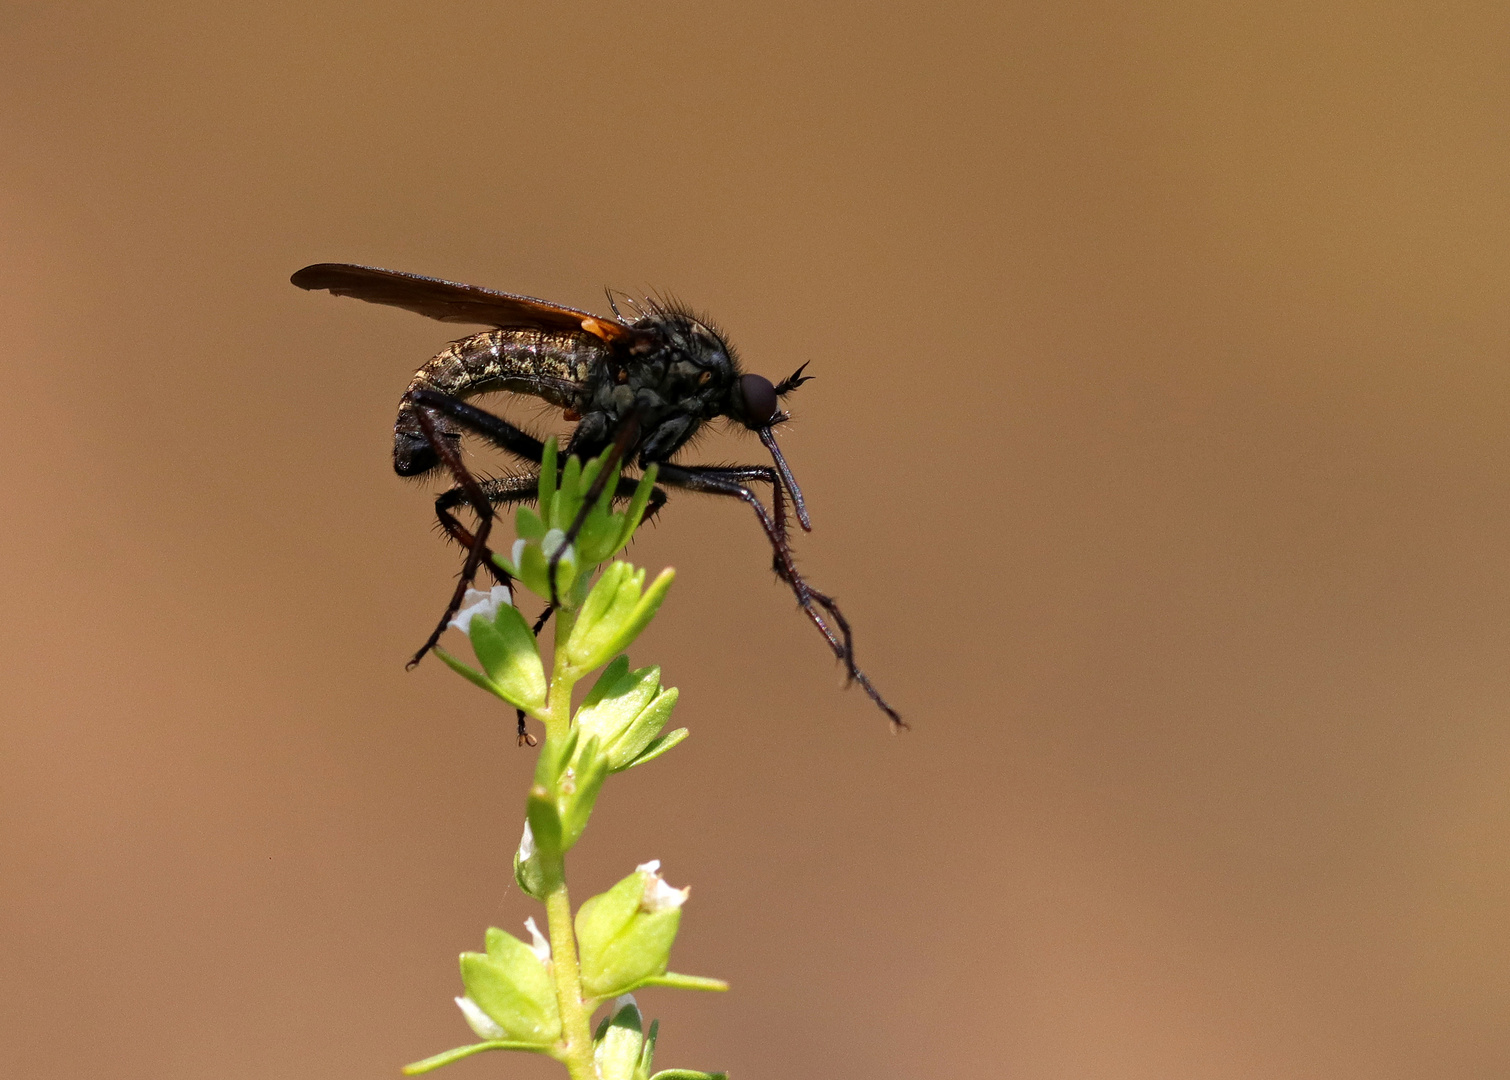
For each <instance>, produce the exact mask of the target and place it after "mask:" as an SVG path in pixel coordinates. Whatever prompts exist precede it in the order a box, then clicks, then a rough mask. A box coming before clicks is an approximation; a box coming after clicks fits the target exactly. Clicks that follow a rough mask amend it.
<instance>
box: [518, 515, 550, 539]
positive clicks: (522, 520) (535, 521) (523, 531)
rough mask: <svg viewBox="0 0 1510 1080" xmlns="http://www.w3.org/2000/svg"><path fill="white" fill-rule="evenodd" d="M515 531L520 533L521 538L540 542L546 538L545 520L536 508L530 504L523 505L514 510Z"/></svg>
mask: <svg viewBox="0 0 1510 1080" xmlns="http://www.w3.org/2000/svg"><path fill="white" fill-rule="evenodd" d="M514 531H515V532H516V533H518V534H519V538H520V539H521V540H534V541H535V542H536V543H539V542H540V541H541V540H543V539H545V533H546V528H545V522H544V521H543V520H541V518H540V515H539V514H537V513H535V511H534V510H531V509H530V508H529V507H528V506H521V507H520V508H519V509H518V510H516V511H514Z"/></svg>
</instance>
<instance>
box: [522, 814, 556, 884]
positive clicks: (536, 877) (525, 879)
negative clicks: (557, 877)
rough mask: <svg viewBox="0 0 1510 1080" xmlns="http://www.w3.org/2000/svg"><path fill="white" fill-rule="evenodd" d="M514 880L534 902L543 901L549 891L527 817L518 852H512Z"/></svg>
mask: <svg viewBox="0 0 1510 1080" xmlns="http://www.w3.org/2000/svg"><path fill="white" fill-rule="evenodd" d="M514 880H515V881H517V882H519V887H520V888H521V889H523V890H524V891H525V892H526V893H528V894H529V895H530V896H533V897H534V898H535V899H536V900H544V899H545V894H546V893H547V892H549V891H550V889H549V884H550V883H549V881H548V880H547V878H546V874H545V866H544V864H543V863H542V862H541V861H540V852H539V850H538V849H536V847H535V833H534V831H533V830H532V829H531V828H530V820H529V818H527V817H526V818H525V819H524V835H523V836H522V837H520V839H519V850H518V851H516V852H514Z"/></svg>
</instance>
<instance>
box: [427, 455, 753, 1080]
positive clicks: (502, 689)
mask: <svg viewBox="0 0 1510 1080" xmlns="http://www.w3.org/2000/svg"><path fill="white" fill-rule="evenodd" d="M605 457H606V455H605ZM603 462H604V458H599V459H597V460H595V461H591V462H589V463H587V465H585V466H584V465H582V464H581V462H580V461H578V460H577V459H576V458H575V457H572V458H569V459H567V461H566V463H565V465H564V467H562V468H560V469H559V470H558V469H557V449H556V442H555V440H554V439H552V440H550V442H548V443H547V444H546V449H545V460H544V462H543V463H542V466H541V473H540V497H539V509H538V511H537V510H532V509H530V508H529V507H520V508H519V509H518V511H517V512H516V514H515V526H516V532H517V534H518V540H516V541H515V543H514V545H513V547H512V549H511V550H510V552H509V555H508V557H507V558H503V557H501V556H494V558H495V561H496V562H497V563H498V565H499V566H500V567H501V568H502V569H503V570H504V571H506V572H507V573H508V574H509V575H510V576H511V577H512V578H514V579H515V580H516V581H517V582H518V583H520V584H522V585H523V586H524V587H525V588H526V589H528V590H529V591H530V592H532V593H534V594H535V595H536V596H538V597H540V598H541V599H543V600H546V601H547V602H548V601H549V598H550V595H551V590H550V583H549V581H548V578H547V568H548V566H549V563H550V560H551V557H552V556H553V555H554V554H555V553H556V551H557V550H558V549H559V548H560V546H561V544H562V543H563V542H564V540H565V534H566V530H567V527H568V526H569V524H570V523H571V521H572V520H573V519H574V518H575V516H576V515H577V513H578V511H579V510H580V509H581V507H582V505H583V501H584V499H585V497H586V494H587V493H588V491H589V489H590V488H591V486H592V483H593V480H594V479H596V477H597V476H598V474H599V472H600V471H601V470H602V468H603ZM558 473H559V482H558ZM617 482H618V469H617V467H615V468H614V470H613V472H612V474H611V475H610V476H609V478H608V481H607V483H606V485H605V486H604V488H603V494H602V496H601V497H600V498H599V499H598V500H597V502H596V503H595V504H594V506H593V507H592V509H591V510H590V511H589V513H588V515H587V517H586V519H585V520H584V522H583V525H582V529H581V531H580V533H579V534H578V536H577V537H576V540H575V542H574V543H573V544H572V545H571V546H570V547H568V548H567V549H566V551H564V552H563V553H562V556H561V559H560V562H559V565H558V576H557V582H556V584H557V588H558V596H559V598H560V600H561V606H560V607H558V608H557V610H556V612H555V619H556V626H555V634H554V647H553V650H552V657H551V664H550V675H549V677H548V678H547V676H546V670H547V669H546V663H545V660H544V659H543V657H542V656H541V654H540V648H539V644H538V642H537V641H536V638H535V635H534V633H533V632H532V631H531V629H530V625H529V623H528V622H527V621H526V620H525V618H524V616H523V615H522V614H521V613H520V611H519V609H518V608H517V607H515V606H514V604H513V598H512V596H511V595H510V590H509V589H507V588H505V587H503V586H499V587H496V588H494V589H492V590H490V591H489V592H487V593H483V592H480V591H477V590H469V591H468V593H467V597H466V601H465V602H464V604H463V606H462V608H461V610H460V611H459V612H458V614H457V617H456V620H455V621H454V622H453V624H452V625H453V626H455V627H457V628H458V629H460V630H462V631H464V632H465V633H466V634H467V636H468V638H469V639H470V641H471V645H472V652H473V655H474V656H475V657H476V659H477V663H478V665H479V667H478V668H473V667H471V666H470V665H468V664H466V663H464V662H463V661H461V660H458V659H457V658H456V657H454V656H452V655H451V654H449V653H448V652H446V651H445V650H443V649H436V650H435V651H436V654H437V655H438V656H440V658H441V659H442V660H443V661H444V662H445V663H446V664H447V665H449V666H450V667H451V668H452V670H454V671H456V672H458V673H459V674H461V675H462V676H464V677H465V678H467V679H468V680H470V681H471V682H473V683H474V684H476V685H477V686H479V687H481V688H482V689H484V690H486V691H488V692H489V693H490V694H493V695H494V696H496V697H498V698H500V699H502V700H503V701H505V702H507V703H508V704H509V705H511V706H513V707H514V708H516V709H522V710H523V711H524V712H525V713H527V714H528V715H529V716H532V717H534V718H535V719H536V720H538V721H540V722H541V723H543V724H544V725H545V733H546V734H545V742H544V743H543V744H542V745H541V747H540V751H539V757H538V758H537V760H536V764H535V775H534V778H533V781H532V783H531V785H530V789H529V792H528V794H527V796H526V799H525V821H524V835H523V838H522V839H521V841H520V844H519V848H518V850H517V852H516V854H515V856H514V877H515V880H516V881H518V883H519V885H520V887H521V888H522V889H523V890H524V891H525V892H526V893H528V894H529V895H530V896H532V897H534V898H535V899H537V900H539V901H541V902H542V903H543V904H544V905H545V914H546V924H547V933H546V934H541V933H540V931H539V929H538V928H537V927H536V925H535V920H534V919H533V918H531V919H527V920H526V921H525V927H526V929H527V930H528V932H529V934H530V938H531V940H530V942H529V943H526V942H525V941H523V940H522V939H520V938H517V937H515V936H514V935H512V934H510V933H508V932H506V931H504V930H500V929H498V928H496V927H493V928H490V929H489V930H488V931H487V933H486V935H485V939H484V944H485V951H483V952H480V953H479V952H465V953H462V954H461V979H462V986H463V988H464V990H465V993H464V994H463V995H462V996H460V997H458V998H457V999H456V1003H457V1005H458V1006H459V1007H460V1009H461V1011H462V1015H463V1016H464V1017H465V1018H466V1021H467V1023H468V1025H469V1026H470V1027H471V1028H472V1030H473V1032H475V1033H476V1035H477V1037H478V1038H479V1039H480V1040H482V1041H480V1042H476V1043H471V1044H469V1045H466V1046H459V1047H456V1048H455V1049H452V1050H447V1051H445V1052H443V1053H440V1054H436V1055H434V1056H433V1057H428V1058H425V1059H424V1060H423V1061H417V1062H414V1063H413V1064H412V1065H409V1066H407V1067H406V1068H405V1069H404V1072H405V1073H406V1074H409V1075H415V1074H418V1073H425V1072H429V1071H431V1070H433V1069H438V1068H440V1067H441V1066H443V1065H448V1064H450V1063H451V1062H453V1061H459V1060H461V1059H462V1058H465V1057H470V1056H472V1055H473V1054H479V1053H484V1052H486V1051H491V1050H520V1051H525V1052H528V1053H537V1054H545V1055H547V1056H549V1057H552V1058H555V1059H556V1060H557V1061H559V1062H561V1063H562V1064H563V1065H565V1066H566V1070H567V1073H568V1075H569V1076H570V1077H571V1080H721V1078H723V1077H724V1076H725V1074H723V1073H705V1072H696V1071H694V1070H690V1069H667V1070H662V1071H661V1072H658V1073H655V1074H653V1075H652V1073H651V1072H650V1069H651V1063H652V1058H653V1057H654V1053H655V1043H656V1037H657V1034H658V1032H659V1024H660V1022H659V1021H656V1022H655V1023H652V1024H651V1025H650V1028H649V1031H648V1033H647V1032H646V1031H645V1028H644V1023H643V1017H642V1016H641V1014H640V1010H639V1006H638V1004H637V1003H636V1001H635V999H634V997H633V996H632V994H631V992H632V991H634V990H637V989H640V988H642V987H651V986H659V987H672V988H680V989H687V990H727V989H728V984H727V983H725V982H723V981H722V980H719V979H711V978H706V977H702V976H695V975H681V974H677V973H675V972H671V971H668V970H667V968H668V965H669V963H670V956H671V947H672V944H673V942H674V941H675V940H676V933H677V930H678V928H679V927H680V925H681V916H682V908H683V905H684V904H685V903H686V900H687V897H688V895H689V891H690V890H688V889H675V888H672V887H671V886H670V885H669V884H667V883H666V881H665V879H664V878H662V877H661V874H660V863H659V861H658V860H656V861H651V862H647V863H642V864H641V865H639V866H637V867H636V868H635V870H634V872H633V873H631V874H629V875H628V876H627V877H625V878H623V879H621V880H620V881H619V882H618V883H617V884H615V885H614V886H613V887H612V888H610V889H608V890H607V891H606V892H603V893H600V894H598V895H597V896H594V897H591V898H590V899H588V900H586V901H584V902H583V903H582V905H581V906H580V908H578V909H577V910H576V912H575V914H574V913H573V911H572V906H571V900H570V896H569V894H568V892H567V885H566V854H567V852H569V851H570V850H571V848H572V846H573V845H574V844H576V842H577V841H578V840H579V839H580V838H581V836H582V833H583V831H584V830H585V829H586V828H587V824H588V821H589V819H590V818H591V816H592V812H593V808H594V806H595V805H596V804H597V800H598V796H599V794H600V793H601V791H602V788H603V785H604V783H605V781H606V780H607V779H608V777H609V776H611V775H613V774H614V773H618V772H623V771H624V770H626V769H631V768H634V767H635V766H638V765H643V764H645V763H646V762H649V761H652V760H654V759H655V758H658V757H660V756H661V755H662V754H665V753H666V752H667V751H668V750H670V749H672V748H673V747H675V746H676V745H677V744H678V743H680V742H681V741H682V740H684V739H685V738H686V737H687V734H688V732H687V729H686V728H678V729H676V730H673V731H669V732H668V731H666V730H665V728H666V725H667V723H668V722H669V720H670V718H671V713H672V710H673V709H674V708H675V706H676V702H677V696H678V695H677V691H676V689H675V688H674V687H672V688H667V687H664V686H662V685H661V671H660V668H658V667H644V668H638V669H633V670H632V669H631V668H630V665H629V658H628V656H627V655H625V650H626V649H627V648H628V647H629V646H630V645H631V644H632V643H633V642H634V640H635V638H637V637H638V636H639V634H640V633H641V632H642V631H643V630H644V629H645V627H646V626H648V625H649V623H650V621H651V620H652V619H653V618H654V617H655V613H656V611H657V609H658V608H659V607H660V605H661V602H662V600H664V599H665V596H666V593H667V591H668V590H669V589H670V587H671V583H672V581H673V579H674V578H675V572H674V571H672V570H670V569H667V570H663V571H661V573H660V574H659V575H657V576H656V578H655V579H654V580H653V581H652V582H651V583H650V584H649V585H648V586H647V585H646V584H645V577H646V574H645V571H644V570H643V569H636V568H635V567H633V566H631V565H630V564H629V563H627V562H623V561H618V560H616V561H613V562H609V563H608V565H607V566H606V567H603V566H602V565H601V564H602V563H604V562H605V561H607V560H609V559H611V558H613V556H614V555H616V554H617V553H618V552H620V551H621V550H623V548H624V546H625V545H626V544H628V543H629V541H630V539H631V538H632V537H633V535H634V532H635V529H636V528H637V527H638V526H639V524H640V519H641V517H642V516H643V514H644V511H645V506H646V505H647V502H648V500H649V497H650V492H651V489H652V488H653V486H654V484H655V470H654V467H652V468H651V469H649V470H647V471H646V473H645V475H644V476H643V477H642V478H641V480H640V482H639V485H638V486H637V487H636V489H635V492H634V495H633V497H632V498H631V499H630V501H629V504H628V505H627V506H626V507H625V508H624V509H623V510H618V511H616V510H614V508H613V494H614V492H615V491H616V490H617ZM599 668H602V669H603V670H602V672H601V674H599V676H598V678H597V680H596V681H595V682H594V684H593V686H592V688H591V690H590V691H589V692H588V694H587V696H586V698H585V699H584V700H583V702H582V704H581V705H580V706H579V707H578V708H577V709H576V710H575V713H574V712H573V710H572V706H571V701H572V692H573V690H574V689H575V687H576V685H577V683H578V682H580V681H582V680H583V679H585V678H587V677H588V676H589V675H591V674H592V673H593V672H594V671H596V670H598V669H599ZM609 1001H612V1003H613V1004H612V1007H611V1008H610V1010H609V1012H608V1013H607V1015H605V1016H604V1018H603V1019H602V1021H601V1022H600V1023H599V1024H598V1026H597V1028H596V1030H593V1029H592V1028H591V1026H590V1021H591V1017H592V1015H593V1013H594V1012H595V1011H596V1010H597V1009H598V1007H599V1006H601V1005H602V1004H603V1003H604V1002H609Z"/></svg>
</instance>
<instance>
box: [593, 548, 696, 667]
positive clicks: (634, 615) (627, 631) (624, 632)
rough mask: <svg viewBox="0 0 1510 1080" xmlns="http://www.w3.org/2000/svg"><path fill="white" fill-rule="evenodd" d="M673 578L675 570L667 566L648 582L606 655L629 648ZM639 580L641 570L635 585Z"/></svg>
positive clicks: (657, 606) (646, 623) (608, 647)
mask: <svg viewBox="0 0 1510 1080" xmlns="http://www.w3.org/2000/svg"><path fill="white" fill-rule="evenodd" d="M675 580H676V571H675V570H673V569H671V568H670V567H669V566H668V567H667V568H666V569H664V570H662V571H661V572H660V574H659V576H657V577H656V579H655V580H654V581H653V582H651V583H650V588H649V589H647V590H645V595H643V596H641V597H640V598H639V600H638V602H637V603H636V604H635V606H634V610H633V611H631V612H630V614H629V616H628V618H626V619H624V620H623V622H622V623H621V624H620V626H619V629H618V633H617V634H616V635H615V636H614V638H613V640H612V641H610V642H609V643H608V646H607V648H606V650H605V654H606V655H608V656H612V655H613V654H614V653H616V652H623V651H624V650H625V649H627V648H629V646H630V644H631V643H632V642H633V641H634V639H635V638H637V637H639V636H640V631H641V630H643V629H645V627H647V626H649V625H650V620H651V619H653V618H655V613H656V612H657V611H658V610H660V606H661V601H662V600H664V599H666V593H667V591H668V590H669V589H670V588H671V583H672V582H673V581H675ZM641 581H644V571H643V570H642V571H640V576H639V580H638V581H637V582H636V586H638V584H639V582H641ZM594 666H596V665H594Z"/></svg>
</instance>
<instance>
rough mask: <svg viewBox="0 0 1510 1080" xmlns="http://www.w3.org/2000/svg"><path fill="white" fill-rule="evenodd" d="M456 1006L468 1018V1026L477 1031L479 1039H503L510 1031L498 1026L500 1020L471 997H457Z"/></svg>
mask: <svg viewBox="0 0 1510 1080" xmlns="http://www.w3.org/2000/svg"><path fill="white" fill-rule="evenodd" d="M456 1007H457V1008H458V1009H460V1010H461V1015H462V1016H465V1017H466V1018H467V1026H468V1027H470V1028H471V1029H472V1030H473V1031H475V1032H476V1033H477V1037H478V1038H479V1039H503V1038H507V1036H508V1033H507V1032H506V1031H504V1030H503V1028H501V1027H499V1026H498V1022H497V1021H496V1020H494V1019H493V1018H492V1017H491V1016H489V1015H488V1014H487V1013H485V1012H483V1011H482V1007H481V1006H480V1005H478V1004H477V1002H475V1001H473V1000H472V999H471V998H469V997H459V998H457V999H456Z"/></svg>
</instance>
